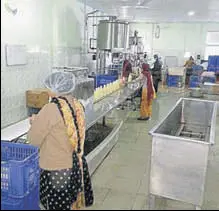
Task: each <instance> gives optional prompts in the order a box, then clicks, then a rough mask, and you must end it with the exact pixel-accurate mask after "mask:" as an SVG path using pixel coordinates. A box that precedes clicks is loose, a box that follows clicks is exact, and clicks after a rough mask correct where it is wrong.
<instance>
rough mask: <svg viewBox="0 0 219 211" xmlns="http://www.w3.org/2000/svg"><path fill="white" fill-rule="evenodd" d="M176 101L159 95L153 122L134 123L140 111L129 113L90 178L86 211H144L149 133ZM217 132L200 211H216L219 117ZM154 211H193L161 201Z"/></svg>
mask: <svg viewBox="0 0 219 211" xmlns="http://www.w3.org/2000/svg"><path fill="white" fill-rule="evenodd" d="M178 99H179V96H177V95H171V94H168V93H161V94H159V95H158V98H157V100H155V101H154V105H153V118H152V120H151V121H148V122H144V121H143V122H141V121H138V120H137V117H138V115H139V111H136V112H133V111H130V112H128V115H127V117H126V119H125V122H124V124H123V127H122V129H121V131H120V136H119V140H118V143H117V144H116V146H115V147H114V148H113V150H112V151H111V152H110V154H109V155H108V156H107V157H106V159H105V160H104V161H103V163H102V164H101V165H100V167H99V168H98V169H97V170H96V172H95V173H94V175H93V176H92V182H93V189H94V194H95V204H94V205H93V206H92V207H90V208H89V209H91V210H106V209H110V210H113V209H124V210H131V209H132V210H146V209H147V206H148V197H147V196H148V180H149V162H150V153H151V137H150V135H148V131H149V130H150V129H151V128H152V127H153V126H154V125H156V123H157V122H158V121H159V120H160V119H161V118H162V117H163V116H164V115H165V114H166V112H168V111H169V110H170V108H171V107H172V106H173V105H174V104H175V103H176V101H177V100H178ZM218 113H219V111H218ZM216 128H217V135H216V144H215V146H214V147H213V153H211V154H210V156H209V165H208V173H207V181H206V189H205V199H204V205H203V209H215V210H216V209H219V114H218V115H217V127H216ZM156 208H157V209H161V210H165V209H194V207H193V206H191V205H188V204H183V203H180V202H176V201H171V200H166V199H161V198H157V199H156Z"/></svg>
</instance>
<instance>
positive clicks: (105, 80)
mask: <svg viewBox="0 0 219 211" xmlns="http://www.w3.org/2000/svg"><path fill="white" fill-rule="evenodd" d="M117 79H118V76H114V75H97V76H96V87H100V86H104V85H106V84H109V83H112V82H113V81H116V80H117Z"/></svg>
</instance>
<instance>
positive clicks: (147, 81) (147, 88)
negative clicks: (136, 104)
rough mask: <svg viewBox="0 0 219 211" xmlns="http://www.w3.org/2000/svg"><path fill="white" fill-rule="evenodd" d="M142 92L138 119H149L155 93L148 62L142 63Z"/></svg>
mask: <svg viewBox="0 0 219 211" xmlns="http://www.w3.org/2000/svg"><path fill="white" fill-rule="evenodd" d="M142 69H143V71H142V79H143V86H142V94H141V106H140V117H139V118H138V120H149V119H150V118H151V116H152V102H153V99H155V98H156V93H155V90H154V86H153V79H152V76H151V73H150V71H149V69H150V68H149V64H145V63H144V64H142Z"/></svg>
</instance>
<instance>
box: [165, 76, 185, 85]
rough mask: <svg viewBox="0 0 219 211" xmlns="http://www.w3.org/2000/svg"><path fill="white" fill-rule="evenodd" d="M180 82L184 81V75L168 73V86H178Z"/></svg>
mask: <svg viewBox="0 0 219 211" xmlns="http://www.w3.org/2000/svg"><path fill="white" fill-rule="evenodd" d="M179 82H182V76H177V75H167V86H169V87H178V83H179Z"/></svg>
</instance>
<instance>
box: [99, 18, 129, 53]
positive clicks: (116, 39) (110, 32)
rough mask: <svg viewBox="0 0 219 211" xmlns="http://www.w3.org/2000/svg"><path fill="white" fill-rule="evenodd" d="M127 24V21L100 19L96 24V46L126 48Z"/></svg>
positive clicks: (127, 40) (104, 48)
mask: <svg viewBox="0 0 219 211" xmlns="http://www.w3.org/2000/svg"><path fill="white" fill-rule="evenodd" d="M128 42H129V24H128V23H127V22H119V21H109V20H101V21H100V22H99V24H98V35H97V48H98V49H100V50H112V49H127V48H128Z"/></svg>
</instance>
